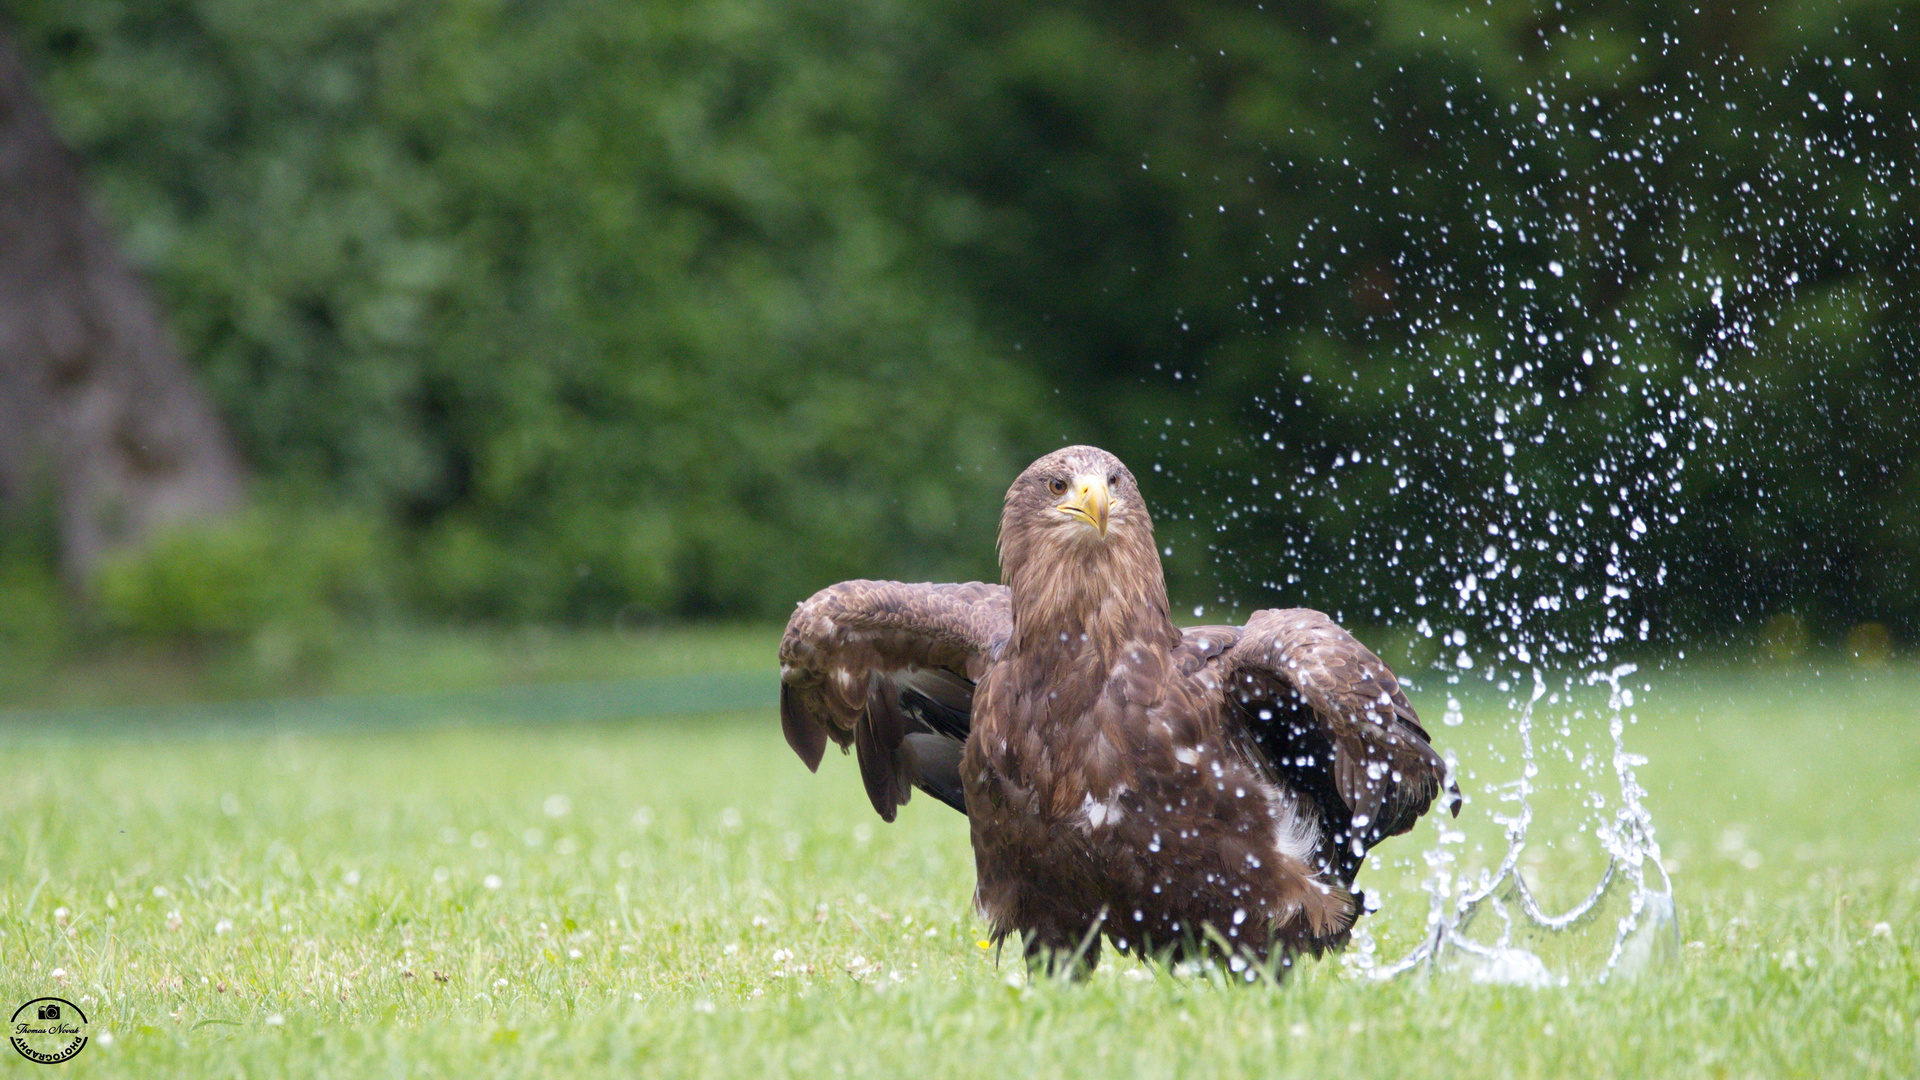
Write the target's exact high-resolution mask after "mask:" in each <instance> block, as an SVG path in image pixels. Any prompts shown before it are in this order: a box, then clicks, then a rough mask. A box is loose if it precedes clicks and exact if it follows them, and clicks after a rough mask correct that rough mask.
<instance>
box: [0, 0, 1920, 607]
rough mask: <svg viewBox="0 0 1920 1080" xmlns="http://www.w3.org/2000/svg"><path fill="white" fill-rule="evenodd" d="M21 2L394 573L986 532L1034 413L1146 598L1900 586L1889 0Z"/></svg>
mask: <svg viewBox="0 0 1920 1080" xmlns="http://www.w3.org/2000/svg"><path fill="white" fill-rule="evenodd" d="M17 17H18V18H19V19H20V20H21V24H22V28H23V38H22V41H23V43H24V47H25V48H26V49H27V50H28V52H29V53H30V55H31V56H32V57H33V59H34V60H35V62H36V63H37V64H38V65H39V69H40V70H41V71H42V72H43V73H44V79H45V86H46V88H47V91H48V96H49V99H50V100H51V101H52V102H53V104H54V107H55V114H56V118H57V119H58V121H59V123H60V125H61V129H62V131H63V133H64V134H66V136H67V137H68V138H69V140H70V141H71V142H72V143H73V144H74V145H76V146H77V147H79V148H81V151H82V153H83V154H84V155H85V157H86V159H87V160H88V161H89V162H90V164H91V166H92V168H93V170H94V172H93V175H94V176H95V177H96V178H97V180H98V182H99V183H100V185H101V190H102V194H103V196H104V198H105V201H106V202H107V204H108V205H110V206H112V207H113V208H115V210H116V211H117V213H118V215H119V217H120V219H121V220H123V221H125V222H126V223H127V233H126V236H127V247H128V250H129V251H130V252H132V253H133V255H134V257H135V258H136V260H137V261H138V262H140V263H141V264H142V265H145V266H149V267H151V268H152V271H153V273H154V275H155V280H156V281H157V283H158V284H159V285H160V287H161V288H162V289H163V291H164V293H165V295H166V296H167V297H168V298H169V300H170V301H171V304H172V306H173V308H174V310H175V311H176V312H177V313H178V318H179V325H180V327H181V333H182V335H183V339H184V341H185V343H186V351H187V355H188V356H189V357H190V359H191V360H192V362H193V363H195V364H197V365H198V367H199V369H200V371H201V372H202V374H203V376H204V378H205V380H206V384H207V385H208V386H209V388H210V389H211V392H212V393H213V395H214V397H215V398H216V400H217V401H218V402H219V403H220V405H221V407H222V409H223V410H224V411H225V414H226V415H227V416H228V417H229V418H230V419H231V422H232V424H233V425H234V428H235V430H236V433H237V438H238V440H239V442H240V443H241V445H242V447H243V449H244V452H245V453H246V455H247V457H248V458H249V460H250V461H252V462H254V463H255V464H256V465H257V466H258V467H259V469H260V470H261V471H262V472H263V473H264V474H266V475H267V476H269V477H271V478H273V479H274V481H275V483H277V484H281V485H284V486H285V487H286V488H287V489H288V490H290V491H292V492H294V493H295V494H296V495H297V496H298V497H301V498H307V499H311V500H313V501H316V502H322V503H333V502H342V503H346V504H349V505H351V506H356V507H359V508H361V509H362V510H363V511H364V512H366V513H367V514H370V515H372V516H375V517H378V518H381V519H383V520H386V521H388V522H390V523H392V525H393V527H394V530H395V531H396V533H397V534H398V535H399V536H400V538H401V540H400V543H399V545H398V550H399V552H400V555H399V558H400V560H401V563H402V566H403V568H404V572H403V573H402V574H401V575H399V578H400V579H401V580H405V581H408V582H411V583H412V584H411V586H410V587H411V590H412V592H411V596H410V600H411V601H412V602H413V603H416V604H418V605H421V606H422V607H423V609H425V610H429V611H433V612H440V613H449V612H450V613H456V614H464V615H474V616H484V617H513V618H526V617H537V618H588V617H605V616H608V615H610V614H613V613H619V612H627V613H628V614H633V613H635V612H642V613H644V612H672V613H681V614H686V613H701V612H722V611H723V612H738V613H759V614H779V613H781V612H783V611H784V610H785V609H786V608H787V606H788V605H790V604H791V603H792V602H793V600H794V599H796V598H798V597H799V596H802V595H804V594H805V592H806V591H808V590H809V589H810V588H811V587H813V586H815V585H818V584H821V583H824V582H826V581H829V580H832V579H834V578H836V577H839V576H845V575H849V574H859V573H865V574H888V575H896V576H907V577H934V576H941V577H945V576H973V575H988V574H991V573H992V566H991V562H990V554H989V551H990V542H991V536H992V529H993V522H994V512H995V509H996V507H997V503H998V494H999V492H1000V490H1002V488H1003V485H1004V484H1005V482H1006V479H1007V478H1008V477H1009V476H1011V475H1012V473H1013V470H1014V469H1016V468H1017V467H1018V466H1019V465H1020V464H1021V463H1022V461H1023V460H1024V459H1025V458H1027V457H1028V456H1029V455H1031V454H1033V453H1035V452H1038V451H1040V450H1044V449H1047V448H1049V447H1050V446H1052V445H1057V444H1058V443H1059V442H1061V441H1063V440H1065V439H1068V438H1075V437H1079V438H1089V439H1092V440H1095V441H1099V442H1101V443H1102V444H1104V445H1108V446H1110V447H1111V448H1113V449H1114V450H1116V451H1118V452H1120V453H1122V454H1123V455H1124V456H1126V457H1127V458H1128V459H1129V460H1130V461H1131V462H1133V463H1134V464H1135V466H1136V468H1137V469H1139V471H1141V472H1142V473H1143V475H1144V476H1145V478H1146V481H1147V484H1148V486H1149V495H1150V496H1151V497H1153V498H1154V499H1155V501H1156V505H1158V506H1161V507H1162V508H1163V513H1162V528H1163V529H1164V530H1165V532H1166V534H1167V537H1168V539H1169V542H1170V544H1171V546H1172V548H1173V551H1174V554H1173V557H1172V563H1173V566H1174V569H1175V571H1176V575H1177V576H1176V585H1177V586H1179V587H1181V588H1183V589H1184V591H1185V592H1187V594H1188V595H1189V597H1190V598H1192V599H1198V600H1212V599H1213V598H1214V597H1215V596H1219V597H1220V598H1222V599H1224V600H1227V601H1229V602H1233V603H1238V604H1243V605H1248V604H1265V603H1274V602H1282V603H1312V604H1316V605H1321V606H1325V607H1328V608H1334V609H1342V610H1343V611H1344V612H1345V613H1346V614H1347V615H1348V617H1349V618H1351V619H1353V620H1354V621H1357V622H1367V621H1377V622H1381V623H1395V624H1399V625H1402V626H1405V625H1408V624H1414V625H1418V624H1420V623H1422V622H1424V621H1425V620H1426V617H1427V616H1428V615H1429V614H1431V613H1433V612H1434V610H1435V609H1436V608H1437V607H1439V606H1440V605H1439V604H1438V602H1437V601H1436V597H1441V596H1450V597H1453V598H1454V599H1450V600H1449V603H1448V604H1447V605H1446V606H1447V609H1448V612H1449V618H1453V619H1456V620H1459V621H1462V622H1477V623H1478V624H1479V626H1481V627H1482V628H1498V632H1501V633H1505V632H1507V630H1509V629H1512V628H1513V625H1512V624H1513V622H1514V620H1515V619H1516V618H1517V617H1518V616H1517V614H1516V612H1518V611H1519V610H1520V607H1521V606H1526V607H1527V611H1528V612H1530V613H1529V614H1527V616H1526V617H1527V619H1528V620H1530V621H1536V622H1539V623H1553V622H1556V621H1557V622H1559V623H1561V624H1563V626H1564V628H1565V629H1566V631H1567V633H1566V634H1565V635H1563V639H1564V638H1567V637H1577V636H1578V634H1579V633H1586V632H1589V631H1592V632H1594V633H1599V634H1611V635H1615V636H1620V635H1627V634H1637V633H1639V632H1640V630H1639V627H1640V625H1641V621H1642V620H1647V621H1648V622H1649V623H1650V624H1651V625H1652V626H1653V627H1655V631H1654V632H1662V631H1664V632H1669V633H1679V634H1693V633H1717V632H1722V631H1725V630H1726V629H1728V628H1729V627H1731V626H1734V625H1736V624H1738V623H1739V622H1741V621H1742V620H1746V621H1749V622H1758V621H1760V620H1763V619H1764V618H1766V617H1768V616H1770V615H1772V614H1774V613H1777V612H1780V611H1784V610H1788V609H1793V610H1795V611H1798V612H1800V613H1801V616H1800V617H1803V618H1804V619H1805V620H1806V623H1807V625H1808V626H1809V627H1810V628H1811V630H1812V632H1814V633H1816V634H1820V635H1824V636H1827V637H1830V638H1831V637H1835V636H1836V635H1838V634H1840V633H1842V632H1844V631H1845V630H1846V629H1847V628H1848V627H1851V626H1853V625H1854V624H1856V623H1861V622H1865V621H1873V622H1880V623H1885V624H1887V625H1888V626H1890V627H1892V630H1893V634H1894V636H1896V637H1899V638H1903V639H1908V640H1911V639H1912V638H1913V637H1914V636H1915V633H1916V631H1920V589H1916V588H1914V587H1913V586H1914V584H1915V583H1916V582H1920V516H1916V514H1915V512H1914V510H1913V507H1914V506H1916V505H1920V502H1916V500H1915V497H1914V496H1915V494H1916V493H1920V440H1916V438H1915V436H1914V432H1913V431H1912V430H1911V425H1910V424H1909V423H1907V422H1906V419H1905V413H1906V411H1907V404H1906V403H1907V402H1908V401H1910V400H1911V397H1912V392H1913V389H1914V385H1915V382H1916V381H1920V353H1917V352H1916V342H1920V336H1917V334H1916V331H1920V327H1916V326H1915V325H1914V320H1915V318H1917V317H1920V315H1916V312H1915V311H1914V310H1913V308H1912V306H1911V305H1908V304H1904V303H1901V302H1899V298H1900V297H1902V296H1904V295H1906V294H1907V293H1909V292H1911V291H1912V289H1913V286H1914V284H1915V279H1914V275H1915V271H1916V267H1915V264H1914V261H1913V256H1912V252H1913V251H1914V250H1915V244H1914V240H1915V237H1914V235H1913V226H1912V225H1911V222H1910V215H1909V214H1908V213H1907V210H1906V208H1907V206H1908V205H1910V203H1911V200H1912V199H1913V198H1914V197H1915V195H1914V192H1913V184H1914V177H1915V175H1916V143H1915V139H1916V135H1915V132H1916V130H1920V129H1916V128H1915V127H1914V124H1913V117H1914V113H1915V108H1916V105H1917V104H1920V89H1917V88H1920V77H1917V76H1920V72H1916V71H1915V60H1914V57H1915V56H1917V55H1920V40H1916V38H1920V20H1914V19H1912V18H1911V17H1909V16H1908V15H1906V14H1905V12H1904V9H1903V8H1902V7H1901V5H1899V4H1897V3H1892V2H1889V0H1842V2H1839V3H1835V4H1832V5H1828V6H1826V7H1822V8H1819V9H1818V10H1814V9H1810V8H1807V7H1806V6H1804V5H1803V6H1797V7H1786V8H1775V9H1764V10H1761V9H1755V10H1752V11H1748V10H1745V9H1739V10H1736V9H1734V8H1732V7H1730V6H1727V5H1716V4H1709V5H1699V4H1695V3H1685V4H1682V3H1675V2H1667V0H1634V2H1628V0H1615V2H1610V3H1603V4H1599V5H1589V6H1587V7H1584V8H1582V9H1581V10H1580V11H1578V12H1570V11H1562V10H1560V9H1558V8H1554V7H1552V6H1550V5H1545V4H1533V3H1524V2H1522V3H1507V2H1502V3H1498V4H1492V5H1487V6H1486V7H1485V8H1484V10H1482V9H1481V8H1472V9H1468V8H1465V7H1459V6H1449V5H1433V4H1418V3H1416V4H1401V5H1389V6H1387V7H1381V6H1380V5H1377V4H1371V3H1360V2H1358V0H1351V2H1349V0H1339V2H1332V3H1294V2H1289V3H1281V4H1271V3H1268V4H1246V3H1242V2H1237V0H1236V2H1225V0H1182V2H1180V3H1175V4H1171V5H1169V4H1137V3H1119V4H1115V3H1103V4H1094V3H1089V2H1084V0H1049V2H1043V3H1018V4H1016V3H1010V2H1004V0H987V2H978V0H976V2H970V3H966V4H962V3H958V2H955V0H907V2H896V0H855V2H852V3H839V4H830V3H826V2H824V0H762V2H750V0H671V2H663V3H652V4H646V5H635V4H631V3H622V2H615V0H520V2H516V3H503V2H495V0H459V2H445V3H430V4H409V3H401V2H399V0H307V2H303V3H298V4H295V3H289V2H286V0H241V2H235V0H157V2H146V3H137V4H136V3H132V2H131V0H79V2H75V0H60V2H54V0H22V2H21V3H20V4H19V5H17ZM1758 448H1766V451H1767V452H1760V451H1759V449H1758ZM1523 588H1524V589H1526V590H1528V592H1527V595H1524V596H1522V595H1520V590H1522V589H1523Z"/></svg>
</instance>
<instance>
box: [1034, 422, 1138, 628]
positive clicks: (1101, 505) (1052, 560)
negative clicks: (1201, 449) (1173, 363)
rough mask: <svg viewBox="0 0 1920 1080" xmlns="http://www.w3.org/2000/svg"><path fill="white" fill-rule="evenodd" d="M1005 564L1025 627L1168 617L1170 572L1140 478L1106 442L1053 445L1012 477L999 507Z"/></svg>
mask: <svg viewBox="0 0 1920 1080" xmlns="http://www.w3.org/2000/svg"><path fill="white" fill-rule="evenodd" d="M1000 569H1001V576H1002V577H1003V578H1004V579H1005V581H1006V583H1007V585H1008V586H1009V587H1011V588H1012V590H1013V607H1014V620H1015V622H1016V624H1017V625H1018V626H1019V628H1020V629H1021V631H1022V632H1023V634H1024V633H1026V632H1029V631H1039V630H1040V629H1042V628H1043V627H1044V628H1045V630H1046V632H1048V633H1068V634H1079V633H1087V632H1090V624H1093V623H1101V624H1106V623H1118V622H1131V621H1137V620H1139V619H1141V618H1143V617H1148V616H1157V617H1158V618H1159V619H1161V620H1163V621H1167V620H1168V616H1167V599H1166V595H1167V587H1166V578H1165V577H1164V575H1163V574H1162V573H1161V570H1160V553H1159V552H1158V551H1157V550H1155V548H1154V543H1153V518H1152V517H1151V516H1150V515H1149V514H1148V513H1147V505H1146V502H1145V500H1143V499H1142V498H1141V497H1140V485H1139V484H1138V483H1137V482H1136V481H1135V480H1134V478H1133V473H1132V472H1131V471H1129V470H1128V469H1127V467H1126V465H1124V464H1122V463H1121V461H1120V459H1119V458H1117V457H1114V456H1113V455H1112V454H1109V453H1107V452H1106V451H1105V450H1102V449H1100V448H1099V447H1095V446H1068V447H1063V448H1062V449H1059V450H1055V451H1054V452H1053V453H1051V454H1048V455H1047V456H1045V457H1043V458H1041V459H1040V460H1038V461H1036V462H1034V463H1033V464H1031V465H1029V466H1027V468H1026V471H1024V472H1022V473H1021V474H1020V476H1019V478H1018V479H1016V480H1014V482H1013V486H1012V487H1010V488H1008V489H1007V501H1006V506H1005V507H1004V508H1003V509H1002V510H1001V513H1000ZM1167 625H1169V626H1171V622H1170V621H1167Z"/></svg>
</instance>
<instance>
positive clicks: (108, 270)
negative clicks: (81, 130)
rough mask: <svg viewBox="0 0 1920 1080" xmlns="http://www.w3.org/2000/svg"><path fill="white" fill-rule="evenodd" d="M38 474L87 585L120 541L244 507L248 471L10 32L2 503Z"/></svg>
mask: <svg viewBox="0 0 1920 1080" xmlns="http://www.w3.org/2000/svg"><path fill="white" fill-rule="evenodd" d="M38 486H44V487H46V488H47V489H48V490H49V493H50V495H51V496H52V501H53V503H54V505H55V506H56V507H57V516H58V525H57V530H58V548H59V551H58V556H59V560H60V564H61V566H62V568H63V570H64V572H65V574H66V576H67V578H68V579H69V580H70V581H71V582H72V583H73V584H74V585H75V586H77V587H84V586H85V584H86V583H87V581H88V578H89V575H90V574H91V573H92V571H93V569H94V567H95V566H96V565H97V564H98V563H99V561H100V559H101V557H102V556H103V555H105V554H106V553H107V552H109V551H110V550H112V549H114V548H122V547H127V546H130V545H137V544H139V543H141V542H143V541H145V540H147V539H149V538H150V537H151V536H152V535H153V534H154V533H155V532H156V531H157V530H160V529H163V528H165V527H166V526H168V525H173V524H178V523H180V522H183V521H188V520H192V519H196V518H203V517H206V516H208V515H217V514H218V513H220V512H222V511H226V510H228V509H231V508H232V507H234V506H235V505H236V504H237V503H238V502H239V501H240V497H241V469H240V465H239V462H238V460H237V459H236V458H235V456H234V454H233V452H232V450H231V449H230V447H229V445H228V442H227V437H226V434H225V432H224V431H223V430H222V428H221V425H220V422H219V420H218V419H217V418H216V416H215V415H214V412H213V409H212V408H211V407H210V405H209V404H208V402H207V400H206V398H205V396H204V395H203V394H202V393H201V391H200V388H199V387H198V386H197V385H196V383H195V381H194V379H193V376H192V374H191V373H190V372H189V370H188V369H187V367H186V366H185V365H183V364H182V363H181V362H180V357H179V354H178V353H177V352H176V351H175V349H174V347H173V343H172V341H171V339H170V337H169V335H168V332H167V328H166V325H165V323H164V321H163V320H162V319H161V317H160V314H159V312H158V311H157V310H156V308H155V306H154V303H153V301H152V299H151V298H150V297H149V296H148V294H147V290H146V287H145V286H144V285H143V284H142V283H141V281H140V280H139V279H138V278H137V277H136V276H135V275H134V273H133V272H132V271H131V270H130V269H129V268H128V267H127V265H126V264H125V263H124V262H122V261H121V259H120V257H119V255H118V253H117V252H116V251H115V246H114V242H113V239H112V237H111V235H110V233H109V231H108V230H107V229H106V228H105V227H104V226H103V225H102V224H101V222H100V221H99V219H98V218H96V217H95V216H94V214H93V212H92V210H91V208H90V207H89V206H88V203H87V198H86V195H85V193H84V191H83V189H82V184H81V179H80V173H79V170H78V169H77V168H76V166H75V163H74V161H73V159H72V158H71V156H70V155H69V154H68V153H67V151H66V149H65V148H64V147H63V146H61V145H60V142H59V140H58V139H57V138H56V137H55V136H54V133H53V131H52V129H51V128H49V127H48V125H47V121H46V117H45V116H44V115H43V114H42V112H41V110H40V106H39V104H38V102H37V101H36V100H35V98H34V96H33V94H32V92H31V90H30V89H29V88H28V86H27V80H26V77H25V73H24V71H23V70H22V68H21V66H20V64H19V62H18V60H17V59H16V58H15V56H14V53H13V50H12V48H11V47H10V45H9V44H8V43H7V42H6V41H5V39H4V38H0V504H5V505H6V506H7V507H9V508H10V509H11V511H12V512H13V514H15V515H19V514H21V513H23V512H24V511H23V510H22V507H23V505H24V504H28V503H31V502H32V501H33V499H34V496H35V488H36V487H38Z"/></svg>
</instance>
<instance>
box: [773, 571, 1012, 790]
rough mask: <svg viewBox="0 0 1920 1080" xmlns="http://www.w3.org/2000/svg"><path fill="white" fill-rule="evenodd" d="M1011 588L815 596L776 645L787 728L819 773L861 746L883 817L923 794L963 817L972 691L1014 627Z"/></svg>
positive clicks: (879, 585)
mask: <svg viewBox="0 0 1920 1080" xmlns="http://www.w3.org/2000/svg"><path fill="white" fill-rule="evenodd" d="M1009 595H1010V594H1009V593H1008V591H1007V589H1006V587H1005V586H1003V585H986V584H982V583H980V582H977V581H972V582H967V583H965V584H961V585H907V584H903V583H901V582H898V581H843V582H841V583H840V584H838V585H831V586H828V587H827V588H825V589H822V590H820V591H819V592H817V593H814V594H813V596H812V597H810V598H808V600H807V601H806V602H805V603H803V604H801V605H800V607H799V609H798V610H796V611H795V612H794V613H793V618H791V619H789V620H788V621H787V634H786V637H784V638H783V639H781V642H780V726H781V728H782V729H783V730H784V731H785V732H786V736H787V745H788V746H791V747H793V752H794V753H796V754H799V755H800V760H802V761H804V762H806V763H807V768H809V769H818V768H819V767H820V755H821V754H822V753H823V752H824V751H825V750H826V746H827V740H828V739H832V740H833V741H834V742H836V743H838V744H840V748H841V749H842V750H844V749H846V748H847V747H848V746H849V745H851V746H853V747H854V749H855V751H856V752H857V753H858V755H859V759H860V779H861V781H862V782H863V783H864V784H865V785H866V788H867V797H868V798H869V799H871V800H872V801H873V808H874V809H875V810H877V811H879V812H880V816H881V817H883V818H885V819H886V820H888V821H892V820H893V818H894V814H895V812H896V810H897V809H898V808H899V806H900V804H901V803H904V802H906V801H907V799H908V798H909V797H910V796H911V795H912V794H913V787H914V786H915V785H918V786H919V787H920V788H921V789H922V790H924V791H926V792H927V793H928V794H930V795H932V796H933V797H934V798H936V799H939V800H940V801H941V802H944V803H946V804H947V805H949V806H951V807H953V808H954V809H956V810H959V811H961V812H962V813H965V812H966V801H965V797H964V796H963V795H962V794H961V786H960V751H961V748H962V747H963V746H964V745H965V743H966V740H967V731H968V730H969V729H970V728H971V726H972V712H973V684H974V683H975V682H976V681H978V680H979V678H980V676H981V674H982V673H984V672H985V671H986V669H987V665H988V664H989V663H991V662H992V659H993V657H994V656H995V655H996V654H997V653H998V652H999V650H1000V647H1001V645H1002V644H1004V643H1005V641H1006V639H1007V635H1008V634H1009V633H1010V632H1011V631H1012V629H1013V608H1012V603H1011V601H1010V599H1009Z"/></svg>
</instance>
